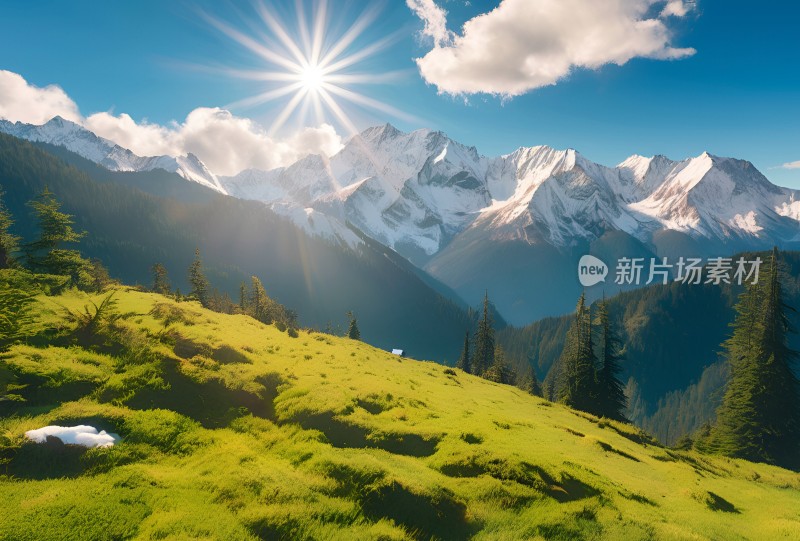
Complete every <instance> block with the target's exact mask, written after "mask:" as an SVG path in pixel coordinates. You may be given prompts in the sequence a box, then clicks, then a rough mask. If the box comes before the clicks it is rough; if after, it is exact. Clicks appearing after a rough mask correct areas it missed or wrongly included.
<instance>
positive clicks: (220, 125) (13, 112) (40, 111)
mask: <svg viewBox="0 0 800 541" xmlns="http://www.w3.org/2000/svg"><path fill="white" fill-rule="evenodd" d="M56 115H60V116H62V117H63V118H65V119H67V120H72V121H73V122H77V123H78V124H81V125H83V126H85V127H86V128H87V129H89V130H91V131H93V132H94V133H96V134H97V135H99V136H100V137H105V138H106V139H110V140H111V141H114V142H115V143H117V144H119V145H120V146H123V147H125V148H127V149H129V150H131V151H133V152H134V153H136V154H138V155H140V156H156V155H162V154H166V155H170V156H178V155H184V154H187V153H189V152H191V153H192V154H194V155H196V156H197V157H198V158H200V159H201V160H202V161H203V162H204V163H205V164H206V165H207V166H208V168H209V169H210V170H211V171H212V172H214V173H215V174H217V175H235V174H237V173H239V172H240V171H242V170H244V169H273V168H276V167H281V166H285V165H290V164H292V163H294V162H295V161H297V160H298V159H300V158H302V157H303V156H305V155H307V154H324V155H326V156H331V155H333V154H335V153H336V152H338V151H339V150H340V149H341V148H342V138H341V137H340V136H339V135H338V134H337V133H336V130H335V129H334V128H333V126H331V125H329V124H323V125H321V126H319V127H316V128H304V129H303V130H301V131H298V132H296V133H295V134H293V135H291V136H288V137H285V138H283V139H276V138H274V137H270V136H269V135H267V133H266V131H265V130H264V129H263V128H262V127H261V126H259V125H258V124H257V123H255V122H253V121H252V120H250V119H248V118H243V117H237V116H236V115H234V114H233V113H231V112H230V111H227V110H225V109H220V108H216V107H199V108H197V109H194V110H193V111H191V112H190V113H189V114H188V115H187V116H186V119H185V120H184V121H183V122H172V123H170V124H169V125H167V126H163V125H160V124H155V123H150V122H148V121H146V120H143V121H140V122H137V121H136V120H134V119H133V118H132V117H131V116H130V115H128V114H126V113H121V114H119V115H114V114H112V113H109V112H99V113H94V114H91V115H89V116H86V117H84V116H83V115H82V114H81V113H80V110H79V108H78V105H77V104H76V103H75V102H74V101H73V100H72V99H71V98H70V97H69V96H68V95H67V93H66V92H64V90H63V89H61V88H60V87H58V86H56V85H49V86H47V87H44V88H39V87H37V86H35V85H32V84H30V83H28V82H27V81H26V80H25V79H24V78H23V77H22V76H20V75H18V74H16V73H13V72H10V71H3V70H0V118H5V119H6V120H11V121H13V122H17V121H19V122H25V123H28V124H43V123H45V122H47V121H48V120H50V119H51V118H53V117H54V116H56Z"/></svg>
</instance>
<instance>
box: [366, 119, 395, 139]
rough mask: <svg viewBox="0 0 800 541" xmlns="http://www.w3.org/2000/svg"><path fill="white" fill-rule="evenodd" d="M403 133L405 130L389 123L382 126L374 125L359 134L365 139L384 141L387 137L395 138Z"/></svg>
mask: <svg viewBox="0 0 800 541" xmlns="http://www.w3.org/2000/svg"><path fill="white" fill-rule="evenodd" d="M400 135H403V132H401V131H400V130H398V129H397V128H395V127H394V126H392V125H391V124H389V123H388V122H387V123H386V124H383V125H381V126H372V127H370V128H367V129H366V130H364V131H362V132H361V133H360V134H359V136H360V137H361V138H362V139H364V140H365V141H376V142H377V141H383V140H386V139H394V138H395V137H398V136H400Z"/></svg>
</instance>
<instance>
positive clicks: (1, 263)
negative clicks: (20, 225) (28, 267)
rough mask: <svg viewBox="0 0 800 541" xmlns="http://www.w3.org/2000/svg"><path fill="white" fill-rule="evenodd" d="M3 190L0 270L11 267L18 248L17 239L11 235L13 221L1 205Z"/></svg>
mask: <svg viewBox="0 0 800 541" xmlns="http://www.w3.org/2000/svg"><path fill="white" fill-rule="evenodd" d="M3 195H4V194H3V189H2V188H0V269H7V268H9V267H13V266H14V264H15V263H16V260H15V258H14V254H15V253H16V251H17V249H18V247H19V244H18V243H19V237H17V236H16V235H13V234H12V233H11V226H12V225H14V220H13V218H12V217H11V213H9V212H8V210H7V209H6V207H5V206H4V204H3Z"/></svg>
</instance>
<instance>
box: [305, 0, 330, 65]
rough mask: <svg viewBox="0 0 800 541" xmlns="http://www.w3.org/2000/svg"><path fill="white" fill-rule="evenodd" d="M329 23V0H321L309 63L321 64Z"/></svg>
mask: <svg viewBox="0 0 800 541" xmlns="http://www.w3.org/2000/svg"><path fill="white" fill-rule="evenodd" d="M327 23H328V0H319V3H318V4H317V17H316V20H315V21H314V32H313V34H312V35H313V44H312V48H311V57H310V58H309V62H308V63H309V64H311V65H313V66H318V65H319V58H320V55H321V54H322V46H323V45H324V44H325V25H326V24H327Z"/></svg>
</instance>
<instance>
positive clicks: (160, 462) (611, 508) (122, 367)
mask: <svg viewBox="0 0 800 541" xmlns="http://www.w3.org/2000/svg"><path fill="white" fill-rule="evenodd" d="M23 282H25V280H24V279H22V278H21V277H20V275H19V274H16V273H10V272H8V271H0V285H2V286H4V287H9V286H14V285H16V284H19V283H23ZM110 293H113V295H114V296H113V297H112V300H113V301H115V302H116V303H117V304H116V305H115V306H113V307H112V309H110V310H109V311H108V312H106V314H105V316H101V317H99V318H98V319H96V320H95V323H93V324H92V325H91V326H87V324H86V323H85V320H83V321H84V323H83V324H81V323H80V321H82V320H81V319H80V318H77V319H76V316H75V314H79V313H81V312H84V310H85V308H84V307H88V313H89V314H94V312H95V310H94V308H93V307H92V305H91V304H89V303H90V301H91V302H94V304H95V305H99V304H100V303H101V301H102V299H104V298H106V296H107V295H109V294H110ZM70 313H71V314H73V315H72V316H70V315H69V314H70ZM31 315H32V321H31V326H30V327H29V328H28V332H27V336H26V338H25V340H24V342H26V343H25V344H19V345H15V346H13V347H11V348H10V350H9V351H7V352H6V353H3V354H1V355H0V376H2V377H0V398H2V400H0V464H1V465H2V466H0V467H2V475H0V500H2V501H3V502H4V505H2V506H0V538H2V539H16V540H36V541H51V540H53V541H55V540H58V541H61V540H64V539H76V538H81V539H132V540H145V539H191V538H205V539H228V540H237V541H238V540H242V541H256V540H268V539H340V540H350V539H359V540H429V539H441V540H450V539H452V540H463V539H470V538H474V539H562V540H567V539H569V540H576V539H608V540H614V541H617V540H627V539H630V540H638V539H642V540H643V539H732V538H736V539H778V538H786V539H793V538H798V537H800V517H798V515H797V509H798V508H800V478H798V475H797V474H796V473H792V472H788V471H786V470H782V469H779V468H776V467H772V466H766V465H761V464H752V463H748V462H745V461H741V460H729V459H723V458H716V457H710V456H704V455H700V454H697V453H696V452H681V451H673V450H669V449H665V448H662V447H660V446H658V445H654V444H653V443H652V442H649V441H648V440H647V438H645V437H643V436H642V435H641V434H640V433H639V431H638V430H636V429H635V428H634V427H632V426H629V425H624V424H619V423H616V422H606V421H600V420H598V419H597V418H594V417H592V416H590V415H586V414H579V413H576V412H573V411H571V410H569V409H567V408H565V407H563V406H561V405H558V404H552V403H549V402H546V401H544V400H542V399H540V398H537V397H533V396H530V395H527V394H525V393H523V392H521V391H519V390H518V389H515V388H513V387H508V386H503V385H498V384H495V383H491V382H488V381H486V380H483V379H480V378H477V377H474V376H471V375H468V374H465V373H463V372H461V371H460V370H453V369H449V368H446V367H443V366H440V365H437V364H434V363H426V362H418V361H413V360H409V359H401V358H398V357H395V356H392V355H389V354H387V353H386V352H384V351H381V350H378V349H375V348H373V347H371V346H368V345H366V344H364V343H361V342H355V341H352V340H348V339H343V338H337V337H333V336H330V335H326V334H321V333H307V332H305V331H303V332H301V333H300V336H299V337H298V338H291V337H289V336H288V335H287V334H286V333H281V332H279V331H278V330H277V329H275V328H274V327H272V326H265V325H262V324H260V323H258V322H256V321H255V320H253V319H250V318H248V317H246V316H241V315H237V316H226V315H222V314H217V313H213V312H210V311H207V310H204V309H202V308H201V307H200V306H199V305H198V304H196V303H191V302H185V303H175V302H174V301H172V300H171V299H167V298H166V297H161V296H158V295H155V294H147V293H141V292H136V291H133V290H131V289H128V288H116V289H114V290H111V291H107V292H105V293H103V294H100V295H95V296H93V297H87V296H86V295H84V294H79V293H75V292H68V293H66V294H64V295H61V296H58V297H46V296H44V295H39V296H38V297H37V298H36V301H35V305H34V306H33V309H32V313H31ZM47 425H61V426H74V425H90V426H92V427H95V428H97V429H102V430H107V431H108V432H113V433H116V434H118V435H119V436H120V437H121V441H120V442H118V443H117V444H116V445H115V446H113V447H111V448H107V449H103V448H99V449H92V450H88V451H87V450H85V449H83V448H81V447H77V446H72V445H66V446H65V445H63V444H61V443H59V442H60V440H51V441H50V442H48V443H44V444H40V443H32V442H28V441H26V439H25V436H24V434H25V432H26V431H29V430H34V429H39V428H41V427H44V426H47Z"/></svg>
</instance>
